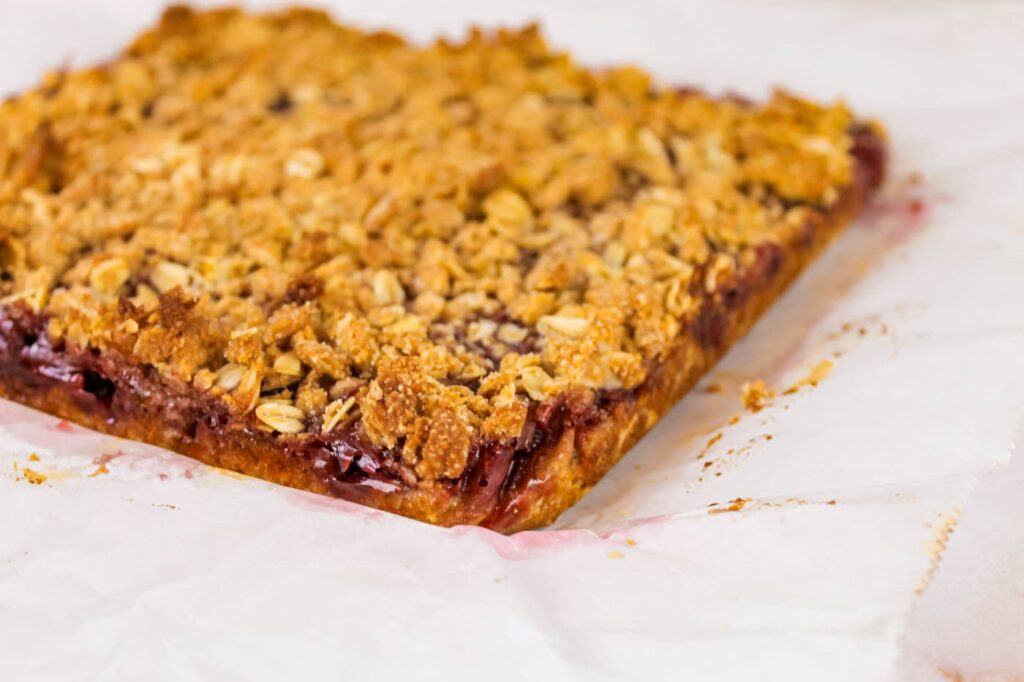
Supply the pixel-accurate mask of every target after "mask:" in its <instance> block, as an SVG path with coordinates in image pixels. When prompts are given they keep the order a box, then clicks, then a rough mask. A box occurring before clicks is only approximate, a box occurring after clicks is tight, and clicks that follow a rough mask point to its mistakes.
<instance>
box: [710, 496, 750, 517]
mask: <svg viewBox="0 0 1024 682" xmlns="http://www.w3.org/2000/svg"><path fill="white" fill-rule="evenodd" d="M748 502H750V498H749V497H737V498H736V499H735V500H733V501H732V502H730V503H729V506H727V507H718V508H716V509H708V514H722V513H725V512H737V511H740V510H741V509H743V508H744V507H746V506H747V503H748ZM717 504H718V503H717V502H712V503H711V504H709V505H708V507H711V506H713V505H717Z"/></svg>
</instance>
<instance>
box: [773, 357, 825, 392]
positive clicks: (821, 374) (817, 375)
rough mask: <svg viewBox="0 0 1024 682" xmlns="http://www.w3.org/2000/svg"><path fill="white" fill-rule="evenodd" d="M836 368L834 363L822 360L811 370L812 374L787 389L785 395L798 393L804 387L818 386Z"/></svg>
mask: <svg viewBox="0 0 1024 682" xmlns="http://www.w3.org/2000/svg"><path fill="white" fill-rule="evenodd" d="M834 367H835V363H833V362H832V361H831V360H822V361H821V362H819V363H818V364H817V365H815V366H814V369H812V370H811V373H810V374H808V375H807V376H806V377H804V378H803V379H801V380H800V381H798V382H796V383H795V384H793V385H792V386H790V387H789V388H787V389H786V390H785V392H784V395H790V394H791V393H796V392H797V391H799V390H800V389H801V388H803V387H804V386H817V385H818V382H819V381H822V380H823V379H824V378H825V377H827V376H828V375H829V374H831V373H832V369H833V368H834Z"/></svg>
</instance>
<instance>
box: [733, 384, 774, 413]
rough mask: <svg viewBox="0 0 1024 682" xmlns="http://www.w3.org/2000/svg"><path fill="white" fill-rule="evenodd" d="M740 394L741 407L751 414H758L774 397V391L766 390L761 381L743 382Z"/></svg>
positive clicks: (766, 387)
mask: <svg viewBox="0 0 1024 682" xmlns="http://www.w3.org/2000/svg"><path fill="white" fill-rule="evenodd" d="M740 394H741V396H742V398H743V406H744V407H746V408H747V409H748V410H750V411H751V412H760V411H761V410H762V409H763V408H764V407H766V406H767V405H768V403H769V402H770V401H771V399H772V398H774V397H775V391H773V390H771V389H770V388H768V386H767V385H766V384H765V383H764V380H763V379H755V380H754V381H745V382H743V386H741V387H740Z"/></svg>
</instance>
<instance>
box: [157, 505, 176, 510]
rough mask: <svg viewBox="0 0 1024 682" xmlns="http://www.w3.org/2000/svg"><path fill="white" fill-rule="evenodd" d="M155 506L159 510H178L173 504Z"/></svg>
mask: <svg viewBox="0 0 1024 682" xmlns="http://www.w3.org/2000/svg"><path fill="white" fill-rule="evenodd" d="M153 506H154V507H157V508H158V509H173V510H174V511H177V510H178V508H177V507H175V506H174V505H173V504H154V505H153Z"/></svg>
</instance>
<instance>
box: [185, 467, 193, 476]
mask: <svg viewBox="0 0 1024 682" xmlns="http://www.w3.org/2000/svg"><path fill="white" fill-rule="evenodd" d="M185 478H192V470H191V469H186V470H185Z"/></svg>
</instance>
